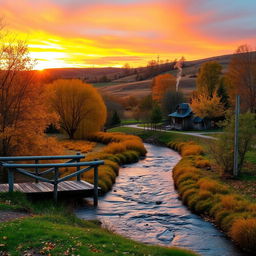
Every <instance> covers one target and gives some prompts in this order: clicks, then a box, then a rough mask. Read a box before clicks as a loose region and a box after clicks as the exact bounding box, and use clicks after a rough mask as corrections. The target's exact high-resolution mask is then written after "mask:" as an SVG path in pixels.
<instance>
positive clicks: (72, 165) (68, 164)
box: [2, 160, 104, 168]
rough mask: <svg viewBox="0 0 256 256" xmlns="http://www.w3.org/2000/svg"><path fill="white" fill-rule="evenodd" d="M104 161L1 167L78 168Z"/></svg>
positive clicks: (10, 164) (7, 164)
mask: <svg viewBox="0 0 256 256" xmlns="http://www.w3.org/2000/svg"><path fill="white" fill-rule="evenodd" d="M102 164H104V161H102V160H98V161H91V162H78V163H47V164H16V163H3V164H2V166H3V167H6V168H36V167H38V168H51V167H58V168H61V167H78V166H94V165H102Z"/></svg>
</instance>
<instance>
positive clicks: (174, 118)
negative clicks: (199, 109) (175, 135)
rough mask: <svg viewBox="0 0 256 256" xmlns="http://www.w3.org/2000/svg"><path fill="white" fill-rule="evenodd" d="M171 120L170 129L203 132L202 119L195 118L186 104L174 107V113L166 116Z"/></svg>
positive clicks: (203, 123)
mask: <svg viewBox="0 0 256 256" xmlns="http://www.w3.org/2000/svg"><path fill="white" fill-rule="evenodd" d="M168 116H169V117H170V118H171V127H172V129H175V130H203V129H205V122H204V119H202V118H200V117H198V116H195V115H194V113H193V111H192V109H191V107H190V105H189V104H188V103H181V104H179V105H177V106H176V111H175V112H173V113H171V114H169V115H168Z"/></svg>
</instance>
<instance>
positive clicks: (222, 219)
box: [168, 142, 256, 251]
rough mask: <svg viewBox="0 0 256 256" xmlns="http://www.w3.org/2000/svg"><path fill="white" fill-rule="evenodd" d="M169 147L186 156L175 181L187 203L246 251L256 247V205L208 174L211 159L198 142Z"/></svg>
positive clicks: (174, 175) (174, 172) (174, 177)
mask: <svg viewBox="0 0 256 256" xmlns="http://www.w3.org/2000/svg"><path fill="white" fill-rule="evenodd" d="M168 146H169V147H171V148H173V149H176V150H178V151H179V152H180V153H181V155H182V156H183V157H182V159H181V161H180V162H179V163H178V164H177V165H176V166H175V167H174V169H173V179H174V183H175V186H176V188H177V189H178V192H179V194H180V196H181V198H182V201H183V203H184V204H186V205H188V207H189V208H190V209H191V210H192V211H195V212H196V213H199V214H203V215H207V216H210V217H212V219H213V221H214V222H215V224H216V225H218V226H219V227H220V228H221V229H222V230H223V231H225V232H226V233H227V234H228V235H230V236H231V238H232V239H233V240H234V241H236V242H237V243H238V244H239V245H240V246H241V247H242V248H244V249H245V250H247V251H253V250H255V249H256V204H255V203H251V202H250V201H248V200H247V199H245V198H242V197H241V196H240V195H237V194H235V193H234V192H233V191H231V189H230V188H229V187H228V186H227V185H225V184H222V183H221V182H220V181H219V180H215V179H213V178H211V176H210V175H209V176H207V177H205V172H206V170H205V168H208V167H210V162H209V160H207V159H205V158H204V156H203V154H204V152H203V150H202V148H201V147H200V146H198V147H197V146H196V145H195V143H194V142H189V143H185V142H182V143H179V142H175V143H173V142H171V143H168ZM243 234H245V235H244V236H243Z"/></svg>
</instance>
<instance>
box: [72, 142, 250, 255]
mask: <svg viewBox="0 0 256 256" xmlns="http://www.w3.org/2000/svg"><path fill="white" fill-rule="evenodd" d="M146 148H147V150H148V154H147V158H146V159H144V160H142V161H140V162H139V163H136V164H132V165H128V166H126V167H125V168H122V169H121V170H120V173H119V177H118V178H117V181H116V184H115V186H114V187H113V189H112V191H111V192H109V193H108V194H107V195H106V196H104V197H102V198H101V199H100V201H99V207H98V208H97V209H96V210H95V209H93V208H92V207H90V206H87V207H84V208H81V209H78V210H77V211H76V214H77V216H78V217H80V218H84V219H95V218H97V219H99V220H100V221H101V222H103V223H104V225H107V226H108V227H109V228H110V229H111V230H113V231H115V232H117V233H119V234H122V235H124V236H126V237H129V238H132V239H134V240H137V241H141V242H144V243H151V244H158V245H164V246H179V247H186V248H188V249H191V250H194V251H196V252H199V253H200V254H201V255H205V256H242V255H246V254H243V253H242V252H240V250H239V249H238V248H236V247H235V246H234V245H233V244H232V243H231V242H230V241H229V240H228V239H227V238H226V237H225V235H224V234H223V233H222V232H220V231H218V230H217V229H216V228H215V227H214V226H213V225H212V224H211V223H209V222H206V221H204V220H203V219H201V218H200V217H198V216H197V215H194V214H192V213H191V212H189V211H188V210H187V209H186V207H184V206H183V205H182V203H181V201H180V200H179V199H178V195H177V192H176V191H175V189H174V186H173V181H172V174H171V172H172V168H173V166H175V165H176V163H177V162H178V161H179V160H180V156H179V155H178V154H177V153H176V152H174V151H172V150H170V149H168V148H163V147H157V146H153V145H150V144H146Z"/></svg>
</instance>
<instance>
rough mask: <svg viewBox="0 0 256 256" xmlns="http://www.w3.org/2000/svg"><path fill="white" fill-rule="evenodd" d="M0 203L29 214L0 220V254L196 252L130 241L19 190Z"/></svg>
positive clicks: (183, 254) (2, 196)
mask: <svg viewBox="0 0 256 256" xmlns="http://www.w3.org/2000/svg"><path fill="white" fill-rule="evenodd" d="M7 202H8V203H7ZM1 205H2V206H3V205H6V209H7V208H8V207H9V209H14V208H15V209H19V210H21V209H23V210H26V211H29V212H30V213H32V214H33V216H32V217H26V218H22V219H17V220H13V221H9V222H3V223H0V234H1V236H0V255H81V256H83V255H102V256H106V255H109V256H110V255H111V256H113V255H138V256H141V255H152V256H153V255H155V256H157V255H166V256H167V255H169V256H171V255H173V256H193V255H196V254H194V253H192V252H189V251H185V250H181V249H177V248H164V247H157V246H148V245H144V244H141V243H137V242H134V241H132V240H130V239H126V238H124V237H121V236H119V235H116V234H114V233H112V232H111V231H109V230H106V229H103V228H101V227H100V226H99V223H97V222H95V221H83V220H80V219H78V218H76V217H75V216H74V215H73V214H72V212H71V211H68V210H67V209H68V207H67V206H65V205H58V206H56V205H54V204H52V203H51V202H49V201H45V202H40V203H37V204H35V203H31V202H28V201H27V200H26V198H25V197H24V195H22V194H20V193H12V194H8V193H5V194H0V206H1ZM0 209H3V207H2V208H0ZM0 214H1V210H0Z"/></svg>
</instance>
